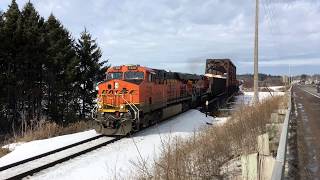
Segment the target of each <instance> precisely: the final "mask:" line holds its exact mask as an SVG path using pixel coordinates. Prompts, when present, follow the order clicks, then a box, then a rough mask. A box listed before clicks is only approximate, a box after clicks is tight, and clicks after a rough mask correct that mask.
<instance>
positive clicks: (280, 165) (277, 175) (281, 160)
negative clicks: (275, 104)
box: [271, 87, 292, 180]
mask: <svg viewBox="0 0 320 180" xmlns="http://www.w3.org/2000/svg"><path fill="white" fill-rule="evenodd" d="M291 100H292V87H291V88H290V89H289V105H288V110H287V113H286V116H285V119H284V122H283V126H282V132H281V136H280V141H279V146H278V150H277V157H276V161H275V164H274V166H273V171H272V177H271V179H272V180H280V179H283V175H284V169H285V163H286V154H287V142H288V127H289V121H290V113H291V109H292V102H291Z"/></svg>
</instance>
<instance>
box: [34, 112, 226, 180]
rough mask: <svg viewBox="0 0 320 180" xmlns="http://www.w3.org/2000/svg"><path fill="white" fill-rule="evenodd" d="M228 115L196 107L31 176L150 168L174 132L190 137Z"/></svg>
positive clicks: (92, 175)
mask: <svg viewBox="0 0 320 180" xmlns="http://www.w3.org/2000/svg"><path fill="white" fill-rule="evenodd" d="M223 120H226V118H217V119H214V118H213V117H210V116H208V117H206V116H205V114H203V113H201V112H199V111H197V110H189V111H188V112H186V113H183V114H180V115H178V116H176V117H174V118H171V119H169V120H167V121H165V122H163V123H161V124H159V125H155V126H153V127H151V128H148V129H146V130H144V131H142V132H139V133H137V134H136V135H134V137H132V138H124V139H121V140H120V141H117V142H115V143H114V144H110V145H108V146H105V147H103V148H100V149H98V150H96V151H94V152H91V153H88V154H85V155H83V156H81V157H78V158H75V159H72V160H70V161H68V162H65V163H63V164H61V165H57V166H55V167H52V168H50V169H47V170H45V171H42V172H40V173H38V174H36V175H34V176H33V177H32V178H31V179H123V178H127V177H130V175H132V173H133V172H134V171H135V170H136V167H135V164H139V162H141V161H145V162H146V163H147V166H148V167H149V168H150V167H151V164H152V162H153V161H154V160H156V159H157V158H158V157H159V155H160V153H161V148H162V147H163V146H162V143H163V142H166V141H167V140H168V139H169V138H171V137H174V136H179V137H188V136H190V135H192V134H193V133H194V131H197V130H198V129H199V128H200V127H201V126H205V125H206V123H207V122H209V123H213V122H218V121H223Z"/></svg>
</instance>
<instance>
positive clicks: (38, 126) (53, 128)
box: [0, 121, 96, 157]
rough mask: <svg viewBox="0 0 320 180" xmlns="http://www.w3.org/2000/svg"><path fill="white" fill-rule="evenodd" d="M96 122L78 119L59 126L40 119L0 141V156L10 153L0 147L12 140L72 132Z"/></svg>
mask: <svg viewBox="0 0 320 180" xmlns="http://www.w3.org/2000/svg"><path fill="white" fill-rule="evenodd" d="M95 125H96V124H95V123H94V122H93V121H78V122H75V123H71V124H69V125H67V126H61V125H58V124H56V123H54V122H46V121H40V122H37V123H34V124H31V125H29V126H28V127H27V128H26V130H25V132H23V133H19V134H16V133H14V135H13V137H12V138H9V139H6V140H5V141H3V142H1V143H0V157H2V156H4V155H6V154H8V153H10V150H9V149H7V148H1V147H2V146H4V145H6V144H10V143H13V142H28V141H33V140H40V139H47V138H51V137H55V136H61V135H66V134H72V133H77V132H82V131H85V130H89V129H92V128H93V127H94V126H95Z"/></svg>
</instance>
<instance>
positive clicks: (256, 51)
mask: <svg viewBox="0 0 320 180" xmlns="http://www.w3.org/2000/svg"><path fill="white" fill-rule="evenodd" d="M258 36H259V0H256V17H255V34H254V83H253V89H254V97H253V100H254V103H255V104H257V103H259V92H258V88H259V87H258V86H259V84H258V80H259V77H258V73H259V71H258V56H259V47H258V45H259V37H258Z"/></svg>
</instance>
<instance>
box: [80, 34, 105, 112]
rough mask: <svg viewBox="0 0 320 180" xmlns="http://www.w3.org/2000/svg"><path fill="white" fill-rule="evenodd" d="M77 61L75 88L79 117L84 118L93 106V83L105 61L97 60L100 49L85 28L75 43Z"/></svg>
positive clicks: (94, 94)
mask: <svg viewBox="0 0 320 180" xmlns="http://www.w3.org/2000/svg"><path fill="white" fill-rule="evenodd" d="M76 52H77V58H78V62H77V65H76V66H75V67H76V69H75V72H76V73H75V74H76V75H75V77H76V83H75V88H76V90H77V93H78V95H79V99H80V102H81V104H80V108H79V109H80V112H79V113H80V117H81V118H86V117H87V115H88V114H89V113H90V110H91V108H92V106H93V100H94V98H95V97H96V92H95V91H94V85H95V83H96V82H98V81H99V78H101V72H102V71H101V69H103V68H102V66H103V65H104V64H105V63H106V61H103V62H99V61H100V58H101V56H102V52H101V49H100V48H99V47H98V44H97V43H96V41H95V40H94V39H92V37H91V34H90V33H88V32H87V30H86V29H85V30H84V32H82V33H81V37H80V39H79V40H78V42H77V44H76Z"/></svg>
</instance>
